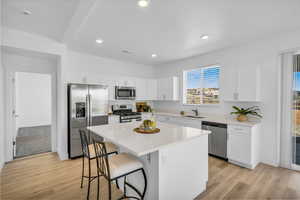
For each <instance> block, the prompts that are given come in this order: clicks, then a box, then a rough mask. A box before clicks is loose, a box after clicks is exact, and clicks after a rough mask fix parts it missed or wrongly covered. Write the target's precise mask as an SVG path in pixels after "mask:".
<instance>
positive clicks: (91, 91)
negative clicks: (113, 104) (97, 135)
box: [68, 84, 108, 158]
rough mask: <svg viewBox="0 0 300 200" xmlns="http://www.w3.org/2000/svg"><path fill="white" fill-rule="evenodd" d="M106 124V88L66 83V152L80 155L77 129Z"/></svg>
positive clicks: (74, 156) (71, 156)
mask: <svg viewBox="0 0 300 200" xmlns="http://www.w3.org/2000/svg"><path fill="white" fill-rule="evenodd" d="M102 124H108V88H107V86H103V85H87V84H68V153H69V158H77V157H80V156H81V155H82V150H81V141H80V134H79V130H80V129H84V128H86V127H87V126H96V125H102Z"/></svg>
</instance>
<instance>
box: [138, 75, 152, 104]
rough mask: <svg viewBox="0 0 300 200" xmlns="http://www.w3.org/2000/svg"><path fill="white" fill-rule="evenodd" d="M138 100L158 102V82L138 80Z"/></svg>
mask: <svg viewBox="0 0 300 200" xmlns="http://www.w3.org/2000/svg"><path fill="white" fill-rule="evenodd" d="M135 83H136V100H148V101H150V100H156V99H157V80H155V79H136V81H135Z"/></svg>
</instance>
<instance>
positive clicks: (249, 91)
mask: <svg viewBox="0 0 300 200" xmlns="http://www.w3.org/2000/svg"><path fill="white" fill-rule="evenodd" d="M223 73H224V77H223V84H224V85H223V89H224V90H223V94H224V96H223V98H224V100H225V101H244V102H257V101H260V86H261V84H260V81H261V76H260V67H259V66H257V65H253V66H250V65H247V66H242V67H239V68H234V67H226V68H225V69H224V71H223ZM221 87H222V86H221Z"/></svg>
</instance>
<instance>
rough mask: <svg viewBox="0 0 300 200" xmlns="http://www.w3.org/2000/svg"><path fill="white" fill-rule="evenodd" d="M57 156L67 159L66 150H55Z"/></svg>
mask: <svg viewBox="0 0 300 200" xmlns="http://www.w3.org/2000/svg"><path fill="white" fill-rule="evenodd" d="M57 154H58V157H59V159H60V160H68V159H69V155H68V153H67V152H61V151H57Z"/></svg>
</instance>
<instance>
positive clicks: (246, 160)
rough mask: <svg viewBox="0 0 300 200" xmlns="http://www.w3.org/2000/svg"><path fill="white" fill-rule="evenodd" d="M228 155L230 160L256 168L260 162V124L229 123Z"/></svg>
mask: <svg viewBox="0 0 300 200" xmlns="http://www.w3.org/2000/svg"><path fill="white" fill-rule="evenodd" d="M227 131H228V141H227V157H228V160H229V162H231V163H234V164H237V165H240V166H243V167H247V168H250V169H254V168H255V167H256V165H257V164H258V163H259V160H260V156H259V149H260V145H259V141H260V139H259V135H260V134H259V132H260V125H255V126H253V127H246V126H236V125H228V129H227Z"/></svg>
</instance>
